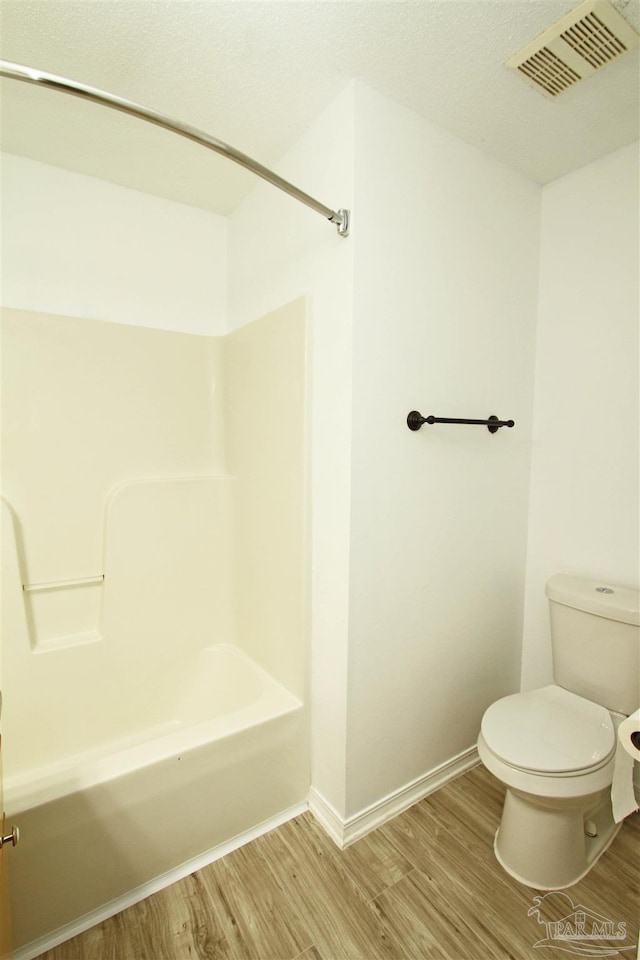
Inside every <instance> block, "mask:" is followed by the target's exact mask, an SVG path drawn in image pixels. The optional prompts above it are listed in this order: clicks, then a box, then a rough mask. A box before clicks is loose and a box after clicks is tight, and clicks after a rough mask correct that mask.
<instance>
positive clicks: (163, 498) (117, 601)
mask: <svg viewBox="0 0 640 960" xmlns="http://www.w3.org/2000/svg"><path fill="white" fill-rule="evenodd" d="M305 329H306V304H305V301H304V300H297V301H294V302H293V303H291V304H289V305H287V306H286V307H283V308H282V309H280V310H277V311H275V312H274V313H272V314H270V315H269V316H267V317H264V318H262V319H261V320H258V321H256V322H255V323H253V324H249V325H248V326H246V327H244V328H242V329H241V330H239V331H237V332H235V333H233V334H229V335H228V336H226V337H202V336H195V335H189V334H179V333H171V332H168V331H159V330H152V329H142V328H136V327H130V326H122V325H118V324H113V323H105V322H102V321H96V320H85V319H79V318H70V317H61V316H57V315H51V314H35V313H28V312H25V311H18V310H5V311H3V367H4V369H3V409H4V427H5V436H4V442H3V453H4V464H3V495H4V500H3V504H2V508H3V566H4V571H3V572H4V590H3V624H2V626H3V636H4V650H3V686H4V690H5V691H6V693H5V698H4V705H3V718H2V719H3V761H4V772H5V806H6V809H7V813H8V816H9V817H10V818H11V820H12V822H15V823H17V824H18V826H20V827H21V829H22V834H23V837H22V840H21V843H20V844H19V846H18V847H17V848H16V850H15V851H14V855H13V856H12V863H11V867H12V895H13V901H14V902H13V921H14V940H15V945H16V948H17V950H18V954H17V955H18V956H20V957H24V958H26V957H29V956H35V955H37V953H38V952H40V951H41V950H42V949H44V947H45V946H46V945H50V944H51V943H52V942H53V941H54V940H56V939H66V937H68V936H69V935H70V932H72V931H73V930H75V929H79V928H80V926H86V925H87V924H88V923H89V922H95V920H96V919H98V918H99V917H101V916H104V915H106V913H108V912H115V910H116V909H120V908H121V907H122V905H123V904H124V903H125V902H131V901H132V900H134V899H136V898H140V897H141V896H143V895H146V894H147V893H148V892H149V890H150V889H151V887H152V886H153V885H154V884H155V885H156V886H160V885H162V884H163V883H164V882H165V881H166V879H167V878H168V877H169V876H170V877H171V878H173V877H175V876H176V875H177V873H179V872H180V871H181V870H182V871H183V872H190V871H191V870H192V869H194V863H196V862H199V861H202V860H203V859H206V858H207V857H212V856H214V855H215V853H214V850H215V848H216V847H220V845H224V844H228V843H229V842H232V841H233V839H234V838H235V837H238V836H239V835H242V834H246V833H247V831H253V830H256V829H260V827H261V825H262V824H264V823H266V822H272V821H273V820H274V818H275V819H276V820H277V819H282V818H284V817H286V816H288V815H289V814H290V812H291V811H294V810H297V808H298V807H299V805H300V804H302V803H304V802H305V801H306V797H307V792H308V787H309V757H308V742H309V736H308V710H307V707H306V704H307V703H308V696H307V677H306V662H307V632H308V625H307V610H306V606H307V602H308V601H307V583H306V578H307V569H308V564H307V547H306V514H305V511H306V507H305V503H306V496H305V487H306V482H307V481H306V440H305V420H306V413H305V409H306V404H305V395H306V386H305V368H306V346H305V342H306V339H305ZM225 849H226V848H225ZM98 851H99V860H98ZM98 864H99V867H98ZM61 874H63V875H64V883H60V876H61ZM83 918H84V919H83ZM56 931H59V932H58V933H56Z"/></svg>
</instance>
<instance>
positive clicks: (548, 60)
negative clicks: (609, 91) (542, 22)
mask: <svg viewBox="0 0 640 960" xmlns="http://www.w3.org/2000/svg"><path fill="white" fill-rule="evenodd" d="M637 46H638V34H637V33H636V31H635V30H634V29H633V27H632V26H631V25H630V24H629V23H627V21H626V20H625V19H624V17H623V16H622V15H621V14H620V13H618V11H617V10H616V9H615V7H613V6H612V5H611V4H610V3H609V2H608V0H584V3H581V4H580V6H579V7H576V8H575V10H572V11H571V12H570V13H568V14H567V15H566V16H565V17H563V18H562V20H558V22H557V23H555V24H554V25H553V26H552V27H549V29H548V30H545V31H544V33H541V34H540V36H539V37H536V39H535V40H532V42H531V43H529V44H527V46H526V47H523V48H522V50H519V51H518V53H516V54H514V56H513V57H511V58H510V59H509V60H507V66H508V67H511V68H513V69H514V70H518V71H519V73H520V74H521V76H523V77H524V78H525V79H527V80H528V81H529V83H531V84H533V86H535V87H536V88H537V89H538V90H541V91H542V92H543V93H545V94H547V95H548V96H550V97H557V96H558V94H559V93H562V92H563V91H564V90H567V89H568V88H569V87H572V86H573V85H574V84H575V83H578V82H579V81H580V80H585V79H586V78H587V77H590V76H592V75H593V74H594V73H595V72H596V71H597V70H600V68H601V67H604V66H606V64H607V63H610V62H611V61H612V60H616V59H617V58H618V57H620V56H621V55H622V54H623V53H626V52H627V51H628V50H632V49H633V48H634V47H637Z"/></svg>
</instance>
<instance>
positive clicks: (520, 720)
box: [478, 574, 640, 890]
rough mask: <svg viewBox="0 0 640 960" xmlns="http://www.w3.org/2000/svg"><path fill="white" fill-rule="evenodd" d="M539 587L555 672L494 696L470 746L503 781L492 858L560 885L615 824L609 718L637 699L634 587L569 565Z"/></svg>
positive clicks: (580, 869) (639, 617) (638, 613)
mask: <svg viewBox="0 0 640 960" xmlns="http://www.w3.org/2000/svg"><path fill="white" fill-rule="evenodd" d="M545 592H546V595H547V599H548V601H549V615H550V626H551V650H552V655H553V681H554V682H553V683H552V684H550V685H549V686H546V687H541V688H540V689H538V690H530V691H527V692H525V693H516V694H513V695H512V696H509V697H503V698H502V699H501V700H497V701H496V702H495V703H494V704H492V705H491V706H490V707H489V708H488V709H487V710H486V712H485V714H484V717H483V718H482V726H481V730H480V736H479V738H478V753H479V755H480V759H481V761H482V762H483V763H484V765H485V766H486V767H487V769H488V770H490V771H491V773H493V774H494V775H495V776H496V777H497V778H498V779H499V780H501V781H502V783H504V785H505V787H506V795H505V801H504V808H503V811H502V820H501V822H500V826H499V828H498V831H497V833H496V838H495V843H494V850H495V854H496V857H497V859H498V861H499V862H500V863H501V864H502V866H503V867H504V869H505V870H506V871H507V873H509V874H511V876H512V877H515V878H516V880H519V881H520V882H521V883H525V884H526V885H527V886H530V887H536V888H537V889H539V890H562V889H563V888H564V887H570V886H571V885H572V884H573V883H576V882H577V881H578V880H580V878H581V877H583V876H584V875H585V874H586V873H588V871H589V870H590V869H591V867H592V866H593V864H594V863H595V861H596V860H597V858H598V857H599V856H600V854H601V853H603V852H604V851H605V850H606V849H607V847H608V846H609V844H610V843H611V841H612V840H613V838H614V837H615V835H616V833H617V831H618V829H619V826H618V825H616V823H615V822H614V819H613V812H612V809H611V784H612V782H613V768H614V761H615V748H616V731H617V726H618V725H619V723H620V722H621V721H622V719H623V717H625V716H629V714H631V713H633V712H634V710H636V709H637V706H638V704H637V699H638V676H639V675H640V593H639V591H638V590H636V589H633V588H630V587H619V586H613V585H611V584H603V583H600V582H598V581H593V580H585V579H583V578H581V577H574V576H570V575H567V574H555V575H554V576H552V577H550V578H549V580H548V581H547V584H546V591H545Z"/></svg>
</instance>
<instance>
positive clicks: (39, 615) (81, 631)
mask: <svg viewBox="0 0 640 960" xmlns="http://www.w3.org/2000/svg"><path fill="white" fill-rule="evenodd" d="M103 585H104V577H103V576H102V575H100V576H97V577H86V578H82V579H76V580H60V581H57V582H47V583H34V584H25V585H24V586H23V595H24V603H25V611H26V616H27V622H28V625H29V635H30V639H31V649H32V651H33V652H34V653H45V652H48V651H52V650H62V649H66V648H67V647H75V646H80V645H83V644H88V643H96V642H97V641H99V640H102V635H101V633H100V632H99V630H98V623H99V613H100V604H101V600H102V587H103Z"/></svg>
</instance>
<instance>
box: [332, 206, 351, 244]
mask: <svg viewBox="0 0 640 960" xmlns="http://www.w3.org/2000/svg"><path fill="white" fill-rule="evenodd" d="M329 223H335V225H336V227H337V229H338V236H340V237H348V236H349V227H350V226H351V215H350V211H349V210H345V209H344V207H340V209H339V210H338V212H337V214H336V213H334V215H333V216H332V217H330V218H329Z"/></svg>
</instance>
